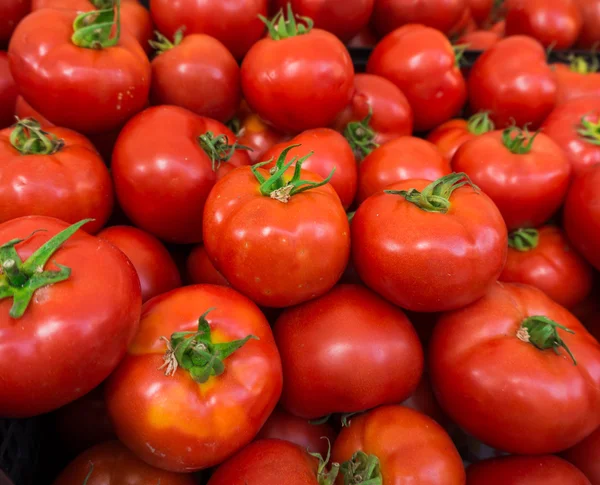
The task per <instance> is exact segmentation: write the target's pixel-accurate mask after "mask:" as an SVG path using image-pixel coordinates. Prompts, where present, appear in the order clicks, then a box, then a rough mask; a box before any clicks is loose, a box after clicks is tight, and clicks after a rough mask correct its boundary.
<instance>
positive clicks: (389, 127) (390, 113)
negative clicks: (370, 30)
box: [333, 74, 413, 145]
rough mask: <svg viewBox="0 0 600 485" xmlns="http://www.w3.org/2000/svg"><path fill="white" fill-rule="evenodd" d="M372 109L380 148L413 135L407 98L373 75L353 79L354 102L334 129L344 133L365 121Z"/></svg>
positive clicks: (341, 116)
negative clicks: (355, 123)
mask: <svg viewBox="0 0 600 485" xmlns="http://www.w3.org/2000/svg"><path fill="white" fill-rule="evenodd" d="M369 108H371V110H372V117H371V120H370V123H369V124H370V126H371V128H372V129H373V130H374V131H375V139H374V140H373V141H374V142H375V143H378V144H380V145H381V144H383V143H385V142H387V141H390V140H393V139H394V138H398V137H399V136H408V135H410V134H411V133H412V128H413V113H412V109H411V107H410V104H409V103H408V100H407V99H406V96H404V93H403V92H402V91H400V89H398V88H397V87H396V85H395V84H394V83H392V82H391V81H388V80H387V79H385V78H384V77H381V76H375V75H374V74H356V75H355V76H354V94H353V96H352V100H351V101H350V104H349V105H348V106H346V108H345V109H344V110H343V111H342V112H341V113H340V114H339V115H338V117H337V118H336V120H335V123H334V125H333V126H334V128H335V129H336V130H338V131H340V132H342V133H343V132H344V130H345V129H346V125H347V124H348V123H350V122H351V121H360V120H362V119H364V118H365V117H366V116H367V115H368V114H369Z"/></svg>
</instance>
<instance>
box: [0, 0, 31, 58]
mask: <svg viewBox="0 0 600 485" xmlns="http://www.w3.org/2000/svg"><path fill="white" fill-rule="evenodd" d="M30 10H31V0H3V1H2V6H0V48H3V46H4V45H7V44H8V41H9V40H10V38H11V36H12V34H13V32H14V30H15V28H16V26H17V25H18V24H19V22H20V21H21V19H22V18H23V17H25V16H26V15H27V14H28V13H29V11H30Z"/></svg>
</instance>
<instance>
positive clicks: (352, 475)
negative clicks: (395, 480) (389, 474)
mask: <svg viewBox="0 0 600 485" xmlns="http://www.w3.org/2000/svg"><path fill="white" fill-rule="evenodd" d="M340 471H341V473H342V476H343V477H344V485H383V476H382V475H381V469H380V466H379V458H377V457H376V456H375V455H367V454H366V453H364V452H363V451H357V452H356V453H354V455H352V458H350V460H348V461H346V462H344V463H342V465H341V466H340Z"/></svg>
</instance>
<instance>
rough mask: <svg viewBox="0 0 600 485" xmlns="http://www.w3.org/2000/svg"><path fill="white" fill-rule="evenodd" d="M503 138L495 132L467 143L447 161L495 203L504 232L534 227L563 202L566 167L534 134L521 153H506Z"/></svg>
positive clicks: (541, 136) (541, 137) (554, 147)
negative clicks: (503, 223)
mask: <svg viewBox="0 0 600 485" xmlns="http://www.w3.org/2000/svg"><path fill="white" fill-rule="evenodd" d="M502 136H503V132H502V131H501V130H497V131H491V132H488V133H485V134H483V135H481V136H479V137H477V138H475V139H473V140H471V141H468V142H467V143H465V144H464V145H462V146H461V147H460V148H459V149H458V151H457V152H456V154H455V155H454V157H453V158H452V168H453V170H454V171H455V172H465V173H466V174H467V175H468V176H469V177H471V180H472V181H473V183H475V184H476V185H477V186H479V188H480V189H481V190H483V192H485V193H486V194H487V195H488V196H489V197H490V199H492V200H493V201H494V203H495V204H496V206H497V207H498V209H499V210H500V212H501V213H502V217H503V218H504V221H505V222H506V225H507V226H508V229H509V230H512V229H518V228H521V227H538V226H540V225H542V224H544V223H545V222H546V221H547V220H548V219H550V217H551V216H552V215H553V214H554V213H555V212H556V211H557V210H558V209H559V207H560V206H561V204H562V202H563V201H564V198H565V196H566V194H567V190H568V188H569V182H570V176H571V166H570V164H569V161H568V160H567V158H566V156H565V155H564V154H563V153H562V151H561V150H560V147H559V146H558V145H557V144H556V143H554V141H552V139H551V138H550V137H548V136H546V135H545V134H544V133H539V134H538V135H537V137H536V138H535V140H534V141H533V142H532V143H533V144H532V149H531V151H530V152H529V153H525V154H516V153H513V152H511V151H510V150H509V149H508V148H507V147H506V146H505V145H504V143H503V141H502ZM481 157H484V158H481ZM481 160H486V163H485V164H482V163H481Z"/></svg>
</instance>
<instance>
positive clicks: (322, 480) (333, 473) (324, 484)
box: [308, 436, 340, 485]
mask: <svg viewBox="0 0 600 485" xmlns="http://www.w3.org/2000/svg"><path fill="white" fill-rule="evenodd" d="M321 439H322V440H327V456H326V457H325V459H323V457H322V456H321V454H320V453H311V452H310V451H309V452H308V454H309V455H310V456H314V457H315V458H317V459H318V460H319V467H318V469H317V480H318V482H319V485H334V484H335V480H336V478H337V476H338V473H339V471H340V464H339V463H332V464H331V470H330V471H329V472H328V471H327V463H329V459H330V458H331V442H330V441H329V438H327V437H326V436H321Z"/></svg>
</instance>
